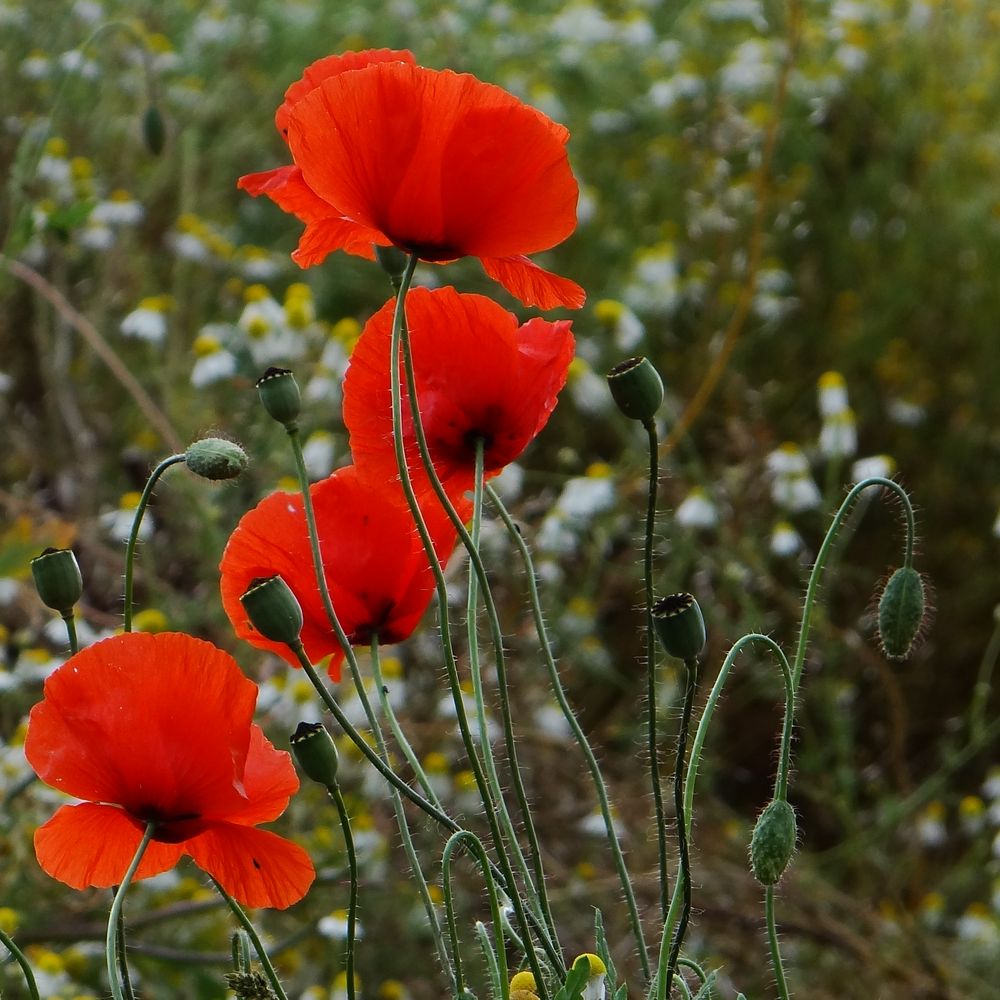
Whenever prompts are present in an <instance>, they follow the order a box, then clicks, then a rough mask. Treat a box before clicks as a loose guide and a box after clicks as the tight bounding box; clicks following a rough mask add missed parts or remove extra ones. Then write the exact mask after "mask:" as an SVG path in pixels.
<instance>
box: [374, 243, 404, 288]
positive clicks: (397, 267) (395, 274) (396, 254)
mask: <svg viewBox="0 0 1000 1000" xmlns="http://www.w3.org/2000/svg"><path fill="white" fill-rule="evenodd" d="M375 259H376V260H377V261H378V262H379V266H380V267H381V268H382V270H383V271H385V273H386V274H387V275H389V280H390V281H391V282H392V283H393V285H398V284H399V282H400V281H401V280H402V277H403V273H404V272H405V271H406V261H407V254H406V253H405V251H403V250H400V249H399V247H375Z"/></svg>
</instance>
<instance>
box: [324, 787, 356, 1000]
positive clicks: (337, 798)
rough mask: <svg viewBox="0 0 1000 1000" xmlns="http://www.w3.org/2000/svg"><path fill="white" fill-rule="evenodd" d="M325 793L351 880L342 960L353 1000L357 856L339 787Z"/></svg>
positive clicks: (348, 994) (348, 995)
mask: <svg viewBox="0 0 1000 1000" xmlns="http://www.w3.org/2000/svg"><path fill="white" fill-rule="evenodd" d="M327 793H328V794H329V796H330V798H331V799H333V804H334V805H335V806H336V807H337V815H338V816H339V817H340V829H341V830H342V831H343V834H344V847H345V849H346V851H347V867H348V871H349V872H350V879H351V895H350V899H349V901H348V904H347V946H346V949H345V951H346V957H345V960H344V970H345V972H346V974H347V1000H354V941H355V936H356V930H357V920H358V856H357V854H356V852H355V850H354V835H353V834H352V833H351V818H350V816H348V815H347V804H346V803H345V802H344V796H343V795H342V794H341V791H340V786H339V785H336V784H333V785H330V786H329V787H328V788H327Z"/></svg>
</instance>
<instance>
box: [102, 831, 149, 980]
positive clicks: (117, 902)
mask: <svg viewBox="0 0 1000 1000" xmlns="http://www.w3.org/2000/svg"><path fill="white" fill-rule="evenodd" d="M155 829H156V825H155V824H154V823H147V824H146V829H145V830H144V831H143V834H142V840H140V841H139V846H138V848H136V852H135V855H134V856H133V858H132V861H131V863H130V864H129V866H128V869H127V870H126V872H125V875H124V876H123V878H122V881H121V885H119V886H118V891H117V892H116V893H115V898H114V900H113V902H112V903H111V912H110V914H109V915H108V933H107V938H106V939H105V957H106V958H107V963H108V980H109V981H110V984H111V995H112V996H113V997H114V1000H125V994H124V992H123V990H122V985H121V982H120V981H119V975H120V971H119V959H118V919H119V914H120V913H121V911H122V903H123V902H124V901H125V893H126V891H127V890H128V887H129V884H130V883H131V882H132V879H133V878H134V877H135V873H136V871H137V870H138V868H139V865H140V863H141V862H142V856H143V855H144V854H145V853H146V848H147V847H149V842H150V841H151V840H152V839H153V831H154V830H155ZM124 960H125V957H124V955H123V956H122V961H124Z"/></svg>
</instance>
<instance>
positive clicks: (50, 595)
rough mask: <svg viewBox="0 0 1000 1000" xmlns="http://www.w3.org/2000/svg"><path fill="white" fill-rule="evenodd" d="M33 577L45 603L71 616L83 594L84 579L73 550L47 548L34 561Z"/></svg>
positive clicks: (32, 561)
mask: <svg viewBox="0 0 1000 1000" xmlns="http://www.w3.org/2000/svg"><path fill="white" fill-rule="evenodd" d="M31 575H32V577H34V580H35V589H36V590H37V591H38V596H39V597H40V598H41V599H42V603H43V604H44V605H45V606H46V607H49V608H52V610H53V611H58V612H59V614H61V615H68V614H70V612H72V610H73V605H75V604H76V602H77V601H79V600H80V597H81V596H82V595H83V576H82V575H81V574H80V566H79V564H78V563H77V561H76V556H75V555H73V552H72V550H71V549H46V550H45V551H44V552H43V553H42V554H41V555H40V556H36V557H35V558H34V559H32V560H31Z"/></svg>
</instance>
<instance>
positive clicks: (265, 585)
mask: <svg viewBox="0 0 1000 1000" xmlns="http://www.w3.org/2000/svg"><path fill="white" fill-rule="evenodd" d="M240 604H242V605H243V610H244V611H245V612H246V613H247V618H248V619H249V620H250V624H251V625H252V626H253V627H254V628H255V629H256V630H257V631H258V632H259V633H260V634H261V635H262V636H264V638H265V639H270V640H271V641H272V642H283V643H285V644H286V645H288V646H294V645H295V644H296V643H297V642H298V641H299V635H300V633H301V632H302V608H301V607H300V605H299V602H298V601H297V600H296V598H295V595H294V594H293V593H292V591H291V589H290V588H289V586H288V584H287V583H285V581H284V580H282V579H281V577H280V576H269V577H266V578H264V579H260V580H253V581H251V583H250V586H249V587H248V588H247V590H246V591H245V592H244V593H243V595H242V596H241V597H240Z"/></svg>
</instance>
